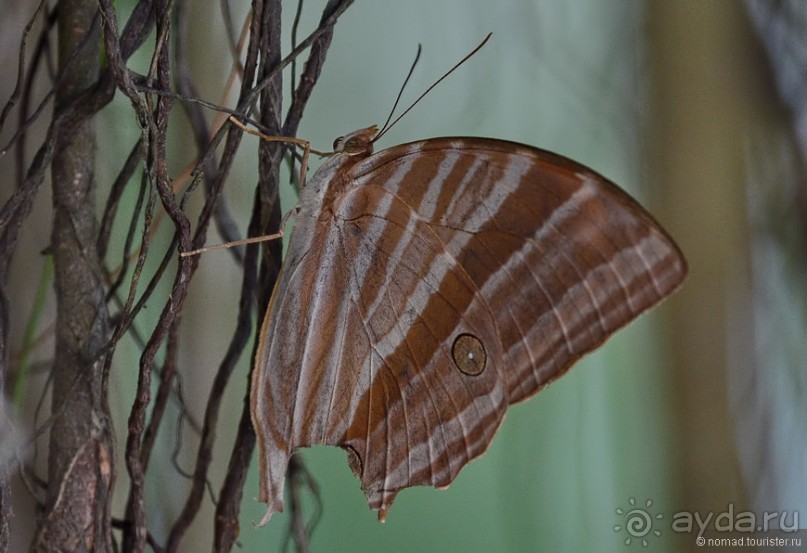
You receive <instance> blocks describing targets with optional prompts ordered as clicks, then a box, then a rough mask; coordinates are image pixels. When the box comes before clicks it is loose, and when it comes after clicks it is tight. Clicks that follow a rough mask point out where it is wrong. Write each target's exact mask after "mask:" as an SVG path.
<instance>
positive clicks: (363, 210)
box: [252, 138, 686, 516]
mask: <svg viewBox="0 0 807 553" xmlns="http://www.w3.org/2000/svg"><path fill="white" fill-rule="evenodd" d="M346 178H347V182H348V183H349V186H347V187H345V192H344V193H342V194H339V195H337V196H336V197H335V199H334V201H333V205H332V206H329V209H328V210H327V213H329V214H331V216H330V218H328V217H324V218H323V217H318V218H312V219H311V220H307V219H303V220H302V221H298V227H297V228H296V229H295V232H294V236H293V238H292V243H291V245H290V248H289V254H288V255H289V259H287V261H286V262H285V264H284V270H283V271H284V272H283V274H282V275H281V279H280V282H279V284H278V289H277V290H276V292H275V294H274V296H273V301H272V304H271V305H270V309H269V314H268V315H267V321H266V322H265V323H264V324H265V328H264V329H263V330H262V334H261V335H262V343H261V345H260V347H259V352H258V357H257V360H256V369H255V376H254V381H253V390H252V394H253V395H252V401H253V404H252V405H253V420H254V421H255V426H256V430H257V432H258V440H259V446H260V456H261V479H262V485H261V498H260V499H261V500H262V501H268V502H269V510H268V512H267V515H268V514H270V513H271V512H272V511H274V510H279V509H280V508H282V486H283V475H284V474H285V469H286V464H287V462H288V457H289V455H290V452H291V451H293V449H294V448H295V447H300V446H308V445H314V444H327V445H337V446H340V447H343V448H345V449H346V450H347V451H348V458H349V461H350V464H351V467H352V468H353V470H354V471H355V472H356V474H357V475H358V476H359V477H360V478H361V482H362V488H363V489H364V491H365V494H366V495H367V498H368V502H369V504H370V506H371V507H372V508H374V509H379V511H380V514H381V516H383V513H384V512H385V511H386V509H387V508H388V507H389V506H390V504H391V503H392V500H393V499H394V497H395V495H396V494H397V492H398V491H399V490H400V489H403V488H406V487H409V486H413V485H433V486H437V487H441V486H446V485H448V484H449V483H450V482H451V481H452V480H453V479H454V477H455V476H456V475H457V473H458V472H459V470H460V469H461V468H462V467H463V466H464V465H465V464H467V463H468V461H470V460H471V459H473V458H475V457H478V456H479V455H481V454H482V453H483V452H484V451H485V450H486V449H487V447H488V445H489V444H490V442H491V440H492V437H493V434H494V433H495V431H496V429H497V428H498V426H499V424H500V423H501V420H502V418H503V416H504V412H505V410H506V408H507V406H508V405H509V404H510V403H513V402H515V401H519V400H522V399H525V398H526V397H529V396H530V395H532V394H534V393H535V392H537V391H538V390H539V389H540V388H541V387H542V386H545V385H546V384H547V383H548V382H549V381H551V380H552V379H554V378H556V377H558V376H559V375H560V374H562V373H563V372H564V371H565V370H567V369H568V367H569V366H570V365H571V364H572V363H573V362H574V361H575V360H576V359H577V358H579V357H580V356H581V355H583V354H584V353H586V352H588V351H590V350H592V349H594V348H595V347H596V346H598V345H599V344H600V343H602V341H603V340H605V339H606V338H607V337H608V336H609V335H610V334H611V333H613V332H614V331H615V330H616V329H618V328H619V327H621V326H623V325H624V324H626V323H627V322H629V321H630V320H631V319H633V318H634V317H635V316H637V315H638V314H639V313H641V312H642V311H644V310H645V309H647V308H649V307H650V306H652V305H653V304H655V303H656V302H658V301H659V300H660V299H661V298H663V297H664V296H666V295H667V294H669V293H671V291H672V290H674V289H675V288H676V287H677V286H678V285H679V284H680V282H681V280H682V279H683V276H684V274H685V271H686V269H685V264H684V261H683V257H682V256H681V254H680V252H679V251H678V250H677V248H676V246H675V245H674V243H673V242H672V240H670V239H669V237H668V236H667V235H666V234H665V233H664V231H663V230H662V229H661V228H660V227H659V226H658V225H657V224H656V223H655V222H654V221H653V219H652V218H651V217H650V216H649V215H648V214H647V213H645V212H644V210H643V209H642V208H641V207H640V206H638V204H636V202H634V201H633V200H632V199H631V198H630V197H628V196H627V195H626V194H625V193H624V192H622V191H621V190H620V189H619V188H618V187H616V186H615V185H613V184H611V183H609V182H608V181H607V180H606V179H604V178H603V177H601V176H599V175H596V174H595V173H593V172H591V171H590V170H588V169H586V168H584V167H582V166H580V165H578V164H576V163H574V162H571V161H569V160H566V159H565V158H562V157H560V156H556V155H553V154H549V153H547V152H543V151H540V150H536V149H533V148H528V147H525V146H520V145H515V144H511V143H507V142H502V141H493V140H484V139H466V138H463V139H433V140H427V141H423V142H418V143H413V144H409V145H403V146H398V147H395V148H392V149H389V150H386V151H384V152H380V153H379V154H376V155H374V156H371V157H369V158H367V159H365V160H363V161H360V162H358V163H356V164H355V165H353V166H352V168H350V169H349V170H348V171H347V173H346Z"/></svg>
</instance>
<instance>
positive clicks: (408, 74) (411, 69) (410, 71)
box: [378, 43, 423, 136]
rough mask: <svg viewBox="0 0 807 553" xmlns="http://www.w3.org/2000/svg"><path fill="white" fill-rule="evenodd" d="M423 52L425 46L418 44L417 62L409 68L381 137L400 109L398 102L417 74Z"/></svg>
mask: <svg viewBox="0 0 807 553" xmlns="http://www.w3.org/2000/svg"><path fill="white" fill-rule="evenodd" d="M422 51H423V46H422V45H421V44H420V43H418V51H417V54H415V61H413V62H412V65H411V66H410V67H409V73H407V74H406V78H405V79H404V82H403V84H402V85H401V88H400V89H399V90H398V97H397V98H395V103H394V104H392V109H391V110H390V111H389V115H387V120H386V121H384V124H383V125H382V126H381V130H380V131H379V132H378V135H379V136H381V135H382V134H384V133H385V132H387V125H389V121H390V119H392V115H393V114H394V113H395V110H396V109H397V108H398V102H400V101H401V96H403V91H404V89H405V88H406V85H407V84H408V83H409V79H410V78H411V77H412V73H414V72H415V67H416V66H417V64H418V61H420V53H421V52H422Z"/></svg>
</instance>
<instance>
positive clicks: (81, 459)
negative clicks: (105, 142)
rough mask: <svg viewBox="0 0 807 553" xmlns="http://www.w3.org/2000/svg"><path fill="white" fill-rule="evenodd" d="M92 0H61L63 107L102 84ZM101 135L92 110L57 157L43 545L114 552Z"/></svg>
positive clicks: (61, 139)
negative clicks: (100, 251) (99, 216)
mask: <svg viewBox="0 0 807 553" xmlns="http://www.w3.org/2000/svg"><path fill="white" fill-rule="evenodd" d="M96 12H97V7H96V4H95V2H94V1H92V0H70V1H64V2H62V4H61V6H60V10H59V23H58V25H59V37H60V40H59V59H60V65H61V68H60V70H61V71H60V73H61V74H60V79H59V81H60V85H59V88H58V89H57V91H56V107H57V110H58V109H59V107H60V106H63V105H69V104H70V103H71V101H72V100H73V99H74V98H75V97H76V96H78V95H79V93H81V91H83V90H85V89H87V88H88V87H89V86H92V84H93V83H94V82H95V80H96V79H97V77H98V73H99V66H98V63H99V55H100V38H99V26H98V25H97V19H96V18H95V14H96ZM94 161H95V134H94V131H93V128H92V125H91V123H90V122H89V121H87V120H86V118H85V119H84V120H83V121H82V122H81V123H80V124H78V125H75V126H71V127H63V128H61V129H60V131H59V133H58V137H57V141H56V148H55V152H54V156H53V161H52V164H51V166H52V173H53V179H52V180H53V208H54V217H53V232H52V237H51V240H52V251H53V257H54V265H55V271H54V278H55V287H56V300H57V319H56V356H55V360H54V365H53V369H52V370H53V394H52V412H53V421H52V427H51V433H50V453H49V456H48V480H49V482H48V489H47V499H46V504H45V513H44V516H43V518H42V520H41V522H40V525H39V528H38V531H37V537H36V542H35V544H36V545H35V547H36V549H37V550H38V551H55V550H63V549H70V550H75V549H88V550H94V551H112V535H111V530H110V528H111V526H110V524H111V520H110V503H109V494H110V492H111V486H112V474H113V469H112V462H113V458H114V454H113V452H112V447H113V444H112V437H111V423H110V416H109V410H108V405H107V380H106V378H105V375H104V374H103V372H102V368H103V362H102V361H99V360H98V352H99V351H100V350H101V349H102V348H103V347H104V344H105V343H106V341H107V339H108V334H109V321H108V315H107V311H106V304H105V298H104V296H105V294H104V282H103V278H102V273H101V269H100V263H99V260H98V258H97V255H96V248H95V243H96V234H95V232H96V227H97V221H96V219H95V183H94V173H95V171H94Z"/></svg>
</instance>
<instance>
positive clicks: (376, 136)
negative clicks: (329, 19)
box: [373, 33, 493, 142]
mask: <svg viewBox="0 0 807 553" xmlns="http://www.w3.org/2000/svg"><path fill="white" fill-rule="evenodd" d="M492 34H493V33H488V35H487V36H486V37H485V39H484V40H483V41H482V42H480V43H479V46H477V47H476V48H474V49H473V50H471V51H470V52H469V53H468V54H467V55H466V56H465V57H464V58H462V59H461V60H460V61H458V62H457V63H456V64H455V65H454V67H452V68H451V69H449V70H448V71H446V72H445V73H444V74H443V76H442V77H440V78H439V79H437V80H436V81H434V83H432V85H431V86H430V87H429V88H427V89H426V90H425V91H424V92H423V93H422V94H421V95H420V96H418V97H417V99H416V100H415V101H414V102H412V103H411V104H410V105H409V107H408V108H406V109H405V110H404V112H403V113H401V114H400V115H399V116H398V117H396V118H395V120H393V121H392V123H390V122H389V120H390V118H392V114H393V113H394V112H395V107H396V106H397V105H398V100H400V99H401V94H403V87H401V91H400V92H399V93H398V98H397V99H396V100H395V105H394V106H393V107H392V111H391V112H390V114H389V117H387V121H386V122H385V123H384V126H383V127H382V128H381V130H380V131H379V132H378V134H377V135H375V138H373V142H375V141H376V140H378V139H379V138H381V137H382V136H384V134H385V133H386V132H387V131H388V130H390V129H391V128H392V127H393V126H394V125H395V123H397V122H398V121H400V120H401V118H402V117H403V116H404V115H406V114H407V113H409V112H410V111H411V110H412V108H413V107H415V106H416V105H417V103H418V102H420V101H421V100H422V99H423V97H424V96H426V94H428V93H429V92H431V91H432V89H433V88H434V87H436V86H437V85H438V84H440V83H441V82H442V81H443V79H445V78H446V77H448V76H449V75H451V74H452V73H453V72H454V71H456V70H457V69H458V68H459V66H461V65H462V64H463V63H465V62H466V61H468V60H469V59H470V58H471V57H472V56H473V55H474V54H476V53H477V52H478V51H479V50H481V49H482V47H483V46H484V45H485V43H486V42H487V41H488V39H490V35H492ZM419 58H420V45H419V44H418V54H417V57H416V58H415V63H413V64H412V67H411V69H409V75H407V76H406V81H404V87H405V86H406V83H407V82H408V81H409V77H411V76H412V71H414V69H415V64H417V62H418V59H419ZM387 123H389V124H387Z"/></svg>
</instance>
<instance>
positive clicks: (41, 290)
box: [11, 257, 53, 409]
mask: <svg viewBox="0 0 807 553" xmlns="http://www.w3.org/2000/svg"><path fill="white" fill-rule="evenodd" d="M52 280H53V259H52V258H50V257H48V258H45V263H44V264H43V266H42V274H41V276H40V277H39V284H38V285H37V287H36V297H35V298H34V306H33V308H32V309H31V317H30V318H29V319H28V324H27V325H26V326H25V334H24V335H23V338H22V348H21V352H22V354H21V356H20V362H19V369H18V370H17V372H16V374H15V375H14V378H13V380H12V383H13V386H14V388H13V391H12V393H11V401H12V403H13V404H14V407H15V408H17V409H19V406H20V403H21V402H22V398H23V392H24V391H25V383H26V382H27V380H28V371H29V370H30V367H31V363H30V362H29V360H28V354H29V353H30V352H31V349H32V348H33V345H34V342H35V341H36V330H37V325H38V323H39V322H40V320H41V316H42V309H43V308H44V306H45V297H46V296H47V295H48V288H50V285H51V281H52Z"/></svg>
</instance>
